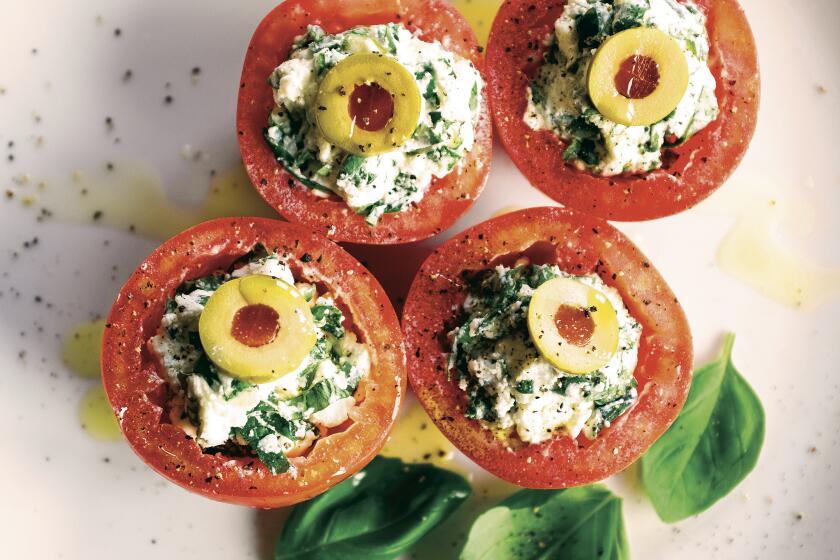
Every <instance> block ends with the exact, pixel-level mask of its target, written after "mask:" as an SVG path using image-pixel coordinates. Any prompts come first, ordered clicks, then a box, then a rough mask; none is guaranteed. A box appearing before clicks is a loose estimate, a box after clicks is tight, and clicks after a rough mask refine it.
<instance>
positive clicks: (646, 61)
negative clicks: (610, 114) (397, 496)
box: [615, 54, 660, 99]
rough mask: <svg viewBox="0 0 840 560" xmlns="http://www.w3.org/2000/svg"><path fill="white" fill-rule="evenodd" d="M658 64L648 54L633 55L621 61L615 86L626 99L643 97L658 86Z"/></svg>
mask: <svg viewBox="0 0 840 560" xmlns="http://www.w3.org/2000/svg"><path fill="white" fill-rule="evenodd" d="M659 79H660V75H659V65H658V64H657V63H656V61H655V60H653V59H652V58H650V57H649V56H642V55H638V54H637V55H633V56H631V57H628V58H626V59H625V60H624V62H622V63H621V66H619V68H618V73H617V74H616V75H615V88H616V89H617V90H618V93H619V94H621V96H623V97H626V98H627V99H644V98H645V97H647V96H649V95H650V94H652V93H653V92H654V91H656V88H657V87H659Z"/></svg>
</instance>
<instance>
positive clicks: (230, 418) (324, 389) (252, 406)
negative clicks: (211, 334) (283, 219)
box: [150, 246, 370, 474]
mask: <svg viewBox="0 0 840 560" xmlns="http://www.w3.org/2000/svg"><path fill="white" fill-rule="evenodd" d="M251 274H265V275H268V276H272V277H274V278H279V279H280V280H283V281H284V282H286V283H287V284H289V285H293V286H294V287H295V288H296V289H297V290H298V291H299V292H300V293H301V295H303V296H304V298H305V299H306V300H307V301H309V302H310V305H311V306H312V317H313V319H314V321H315V330H316V334H317V342H316V343H315V346H314V348H313V349H312V351H311V352H310V353H309V355H308V356H307V357H306V358H305V359H304V361H303V362H302V363H301V364H300V366H299V367H298V368H297V370H295V371H294V372H292V373H290V374H288V375H286V376H284V377H281V378H280V379H278V380H276V381H272V382H269V383H261V384H251V383H248V382H245V381H242V380H240V379H236V378H235V377H233V376H232V375H230V374H229V373H227V372H225V371H224V370H223V369H221V368H219V367H217V366H216V365H215V364H213V363H212V362H211V361H210V360H209V359H208V357H207V355H206V354H205V352H204V348H203V347H202V344H201V338H200V336H199V333H198V320H199V317H200V316H201V313H202V311H203V310H204V305H205V304H206V303H207V300H208V299H209V298H210V296H211V295H212V294H213V292H215V291H216V290H217V289H218V288H219V286H221V285H222V284H223V283H224V282H226V281H227V280H230V279H231V278H238V277H242V276H247V275H251ZM343 322H344V314H343V313H342V311H341V309H339V308H338V307H337V306H336V305H335V300H334V299H333V297H332V296H331V295H330V294H329V293H321V294H318V292H317V288H316V286H315V285H313V284H308V283H305V282H296V281H295V278H294V276H293V275H292V271H291V269H290V268H289V266H288V265H287V263H286V262H285V261H284V260H283V259H281V258H280V256H278V255H277V254H275V253H270V254H269V253H267V252H266V251H265V249H264V248H263V247H262V246H257V247H256V248H255V249H254V251H252V252H251V253H249V255H247V256H246V257H244V258H243V259H241V260H240V261H239V262H238V263H237V264H236V265H234V267H233V269H232V270H231V271H229V272H217V273H215V274H211V275H209V276H205V277H202V278H198V279H196V280H189V281H187V282H185V283H183V284H182V285H181V286H180V287H179V288H178V289H177V290H176V292H175V295H174V296H173V297H172V298H171V299H169V300H168V301H167V304H166V310H165V313H164V315H163V320H162V321H161V327H160V332H159V333H158V335H157V336H155V337H153V338H152V339H151V340H150V348H151V349H152V351H153V352H154V353H155V355H156V356H157V358H158V361H159V363H160V365H161V367H162V369H163V370H164V372H165V373H166V375H167V377H168V380H169V384H170V388H171V390H172V395H173V396H172V399H171V401H170V418H171V420H172V422H173V423H174V424H175V425H177V426H179V427H181V428H182V429H183V430H184V431H185V432H186V433H187V434H188V435H190V436H192V437H193V438H195V440H196V441H197V442H198V444H199V445H200V446H201V447H202V448H204V449H205V451H208V452H213V451H225V452H231V451H235V450H238V451H237V452H238V453H240V454H241V453H242V451H243V450H244V451H245V452H247V453H252V454H254V455H256V456H257V457H259V459H260V460H261V461H262V462H263V463H265V465H266V466H267V467H268V468H269V470H270V471H271V472H272V473H275V474H276V473H282V472H286V471H287V470H289V469H290V464H289V461H288V459H287V455H288V454H290V453H299V452H302V451H303V450H305V449H306V448H308V447H309V446H311V445H312V444H313V443H314V441H315V440H316V439H317V438H318V436H319V429H318V426H322V427H327V428H331V427H334V426H338V425H339V424H342V423H343V422H345V421H346V420H347V418H348V414H349V411H350V409H351V408H352V407H353V406H354V405H355V398H354V396H353V395H354V393H355V391H356V388H357V386H358V384H359V381H360V380H361V379H362V377H364V376H365V375H367V374H368V372H369V371H370V357H369V354H368V351H367V348H366V347H365V346H364V345H363V344H361V343H359V342H358V341H357V339H356V336H355V335H354V334H353V333H351V332H347V331H346V330H345V328H344V326H343Z"/></svg>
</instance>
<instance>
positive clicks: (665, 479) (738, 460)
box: [642, 333, 764, 523]
mask: <svg viewBox="0 0 840 560" xmlns="http://www.w3.org/2000/svg"><path fill="white" fill-rule="evenodd" d="M734 342H735V335H733V334H731V333H729V334H727V335H726V338H725V340H724V346H723V352H722V354H721V356H720V357H719V358H718V359H717V360H715V361H713V362H711V363H709V364H706V365H704V366H702V367H701V368H699V369H698V370H697V371H695V372H694V378H693V380H692V383H691V390H690V391H689V393H688V400H687V401H686V405H685V407H684V408H683V410H682V412H680V415H679V416H678V417H677V420H676V421H675V422H674V424H673V426H671V428H670V429H669V430H668V431H667V432H665V435H663V436H662V437H661V438H660V439H659V440H658V441H657V442H656V443H655V444H654V445H653V446H652V447H651V448H650V450H649V451H648V452H647V454H645V455H644V457H642V479H643V481H644V486H645V490H646V492H647V494H648V497H649V498H650V501H651V502H652V503H653V507H654V509H656V513H657V514H658V515H659V517H660V518H661V519H662V520H663V521H665V522H668V523H673V522H676V521H680V520H681V519H685V518H687V517H690V516H692V515H696V514H698V513H700V512H702V511H705V510H706V509H708V508H709V507H711V506H712V504H714V503H715V502H717V501H718V500H720V499H721V498H723V497H724V496H726V495H727V494H728V493H729V492H731V491H732V489H733V488H735V487H736V486H737V485H738V484H739V483H740V482H741V481H742V480H743V479H744V478H746V476H747V475H748V474H749V473H750V471H752V470H753V468H754V467H755V465H756V462H757V461H758V456H759V453H760V452H761V447H762V444H763V442H764V409H763V408H762V406H761V401H759V399H758V396H757V395H756V394H755V392H754V391H753V389H752V388H751V387H750V386H749V384H748V383H747V381H746V380H745V379H744V378H743V377H742V376H741V374H740V373H738V370H736V369H735V366H734V365H733V364H732V346H733V344H734Z"/></svg>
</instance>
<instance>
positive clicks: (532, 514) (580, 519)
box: [460, 485, 629, 560]
mask: <svg viewBox="0 0 840 560" xmlns="http://www.w3.org/2000/svg"><path fill="white" fill-rule="evenodd" d="M561 557H562V558H564V559H566V560H583V559H587V560H588V559H591V558H599V559H604V560H610V559H613V560H626V559H627V558H629V552H628V544H627V535H626V533H625V530H624V520H623V517H622V512H621V499H620V498H619V497H617V496H616V495H614V494H613V493H612V492H610V491H609V490H608V489H607V488H606V487H605V486H602V485H592V486H584V487H580V488H570V489H566V490H553V491H548V490H522V491H520V492H517V493H516V494H514V495H513V496H510V497H509V498H507V499H505V500H503V501H502V502H500V503H499V505H498V506H496V507H494V508H491V509H489V510H488V511H486V512H485V513H483V514H482V515H481V516H479V518H478V519H477V520H476V522H475V523H474V524H473V526H472V529H470V533H469V536H468V537H467V543H466V545H465V546H464V549H463V551H462V552H461V556H460V558H461V560H490V559H492V560H502V559H508V558H510V559H514V558H515V559H517V560H536V559H544V558H561Z"/></svg>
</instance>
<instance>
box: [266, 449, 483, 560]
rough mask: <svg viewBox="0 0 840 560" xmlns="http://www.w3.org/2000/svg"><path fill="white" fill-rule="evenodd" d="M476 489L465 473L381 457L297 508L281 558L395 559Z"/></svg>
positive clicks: (287, 527) (281, 547) (285, 532)
mask: <svg viewBox="0 0 840 560" xmlns="http://www.w3.org/2000/svg"><path fill="white" fill-rule="evenodd" d="M469 494H470V486H469V484H468V483H467V481H466V480H465V479H464V478H463V477H462V476H460V475H458V474H455V473H453V472H451V471H447V470H444V469H440V468H437V467H434V466H432V465H428V464H417V465H407V464H405V463H403V462H402V461H400V460H399V459H388V458H384V457H377V458H376V459H374V460H373V462H371V463H370V464H369V465H368V466H367V467H365V469H364V470H363V471H361V472H359V473H357V474H356V475H354V476H351V477H350V478H349V479H347V480H345V481H344V482H342V483H341V484H338V485H337V486H334V487H333V488H332V489H330V490H328V491H327V492H325V493H323V494H321V495H320V496H318V497H316V498H313V499H312V500H310V501H308V502H306V503H304V504H301V505H299V506H297V507H295V509H294V511H292V514H291V516H290V517H289V519H288V521H287V522H286V524H285V526H284V527H283V532H282V534H281V535H280V538H279V539H278V541H277V546H276V548H275V558H276V560H292V559H294V560H305V559H316V558H342V559H345V560H355V559H359V560H380V559H381V560H386V559H387V560H390V559H393V558H396V557H397V556H399V555H400V554H402V553H404V552H406V551H407V550H408V549H409V548H411V547H412V546H413V545H414V544H416V543H417V542H418V541H419V540H420V539H421V538H423V537H424V536H425V535H426V534H427V533H428V532H429V531H431V530H432V529H433V528H434V527H436V526H437V525H438V524H440V523H441V522H443V521H444V520H445V519H446V518H448V517H449V515H450V514H451V513H452V512H454V511H455V510H456V509H457V508H458V507H459V506H460V505H461V503H463V501H464V500H465V499H466V498H467V496H468V495H469Z"/></svg>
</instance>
